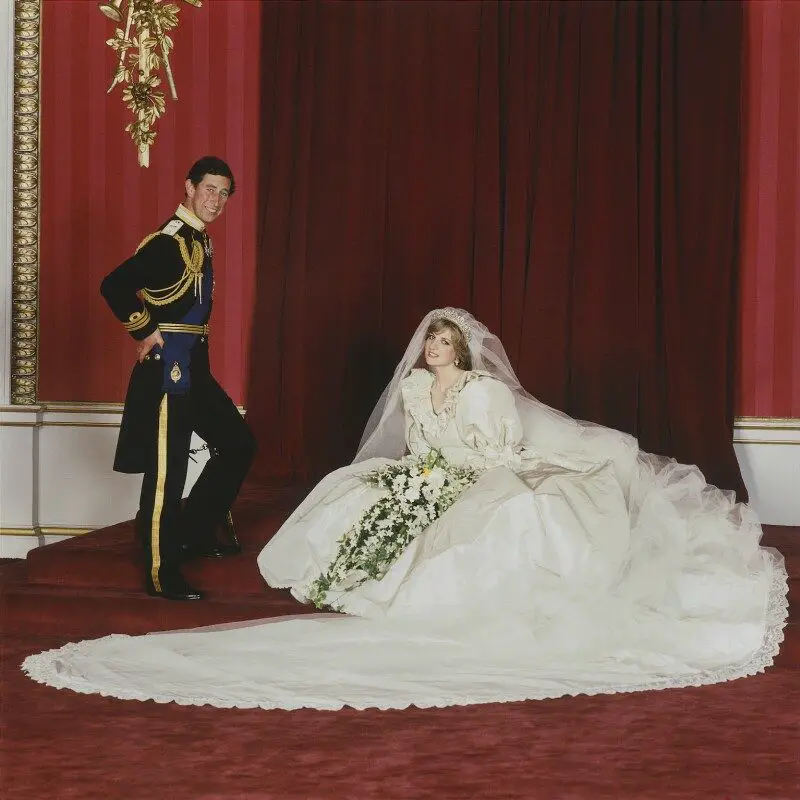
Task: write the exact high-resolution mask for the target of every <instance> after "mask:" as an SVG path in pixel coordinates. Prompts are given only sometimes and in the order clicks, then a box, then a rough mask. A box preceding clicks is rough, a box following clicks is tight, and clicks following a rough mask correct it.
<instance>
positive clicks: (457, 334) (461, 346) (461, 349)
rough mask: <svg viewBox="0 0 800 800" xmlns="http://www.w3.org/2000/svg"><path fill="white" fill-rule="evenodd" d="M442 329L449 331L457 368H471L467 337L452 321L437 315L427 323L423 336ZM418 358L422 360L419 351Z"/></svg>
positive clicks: (439, 331) (426, 336)
mask: <svg viewBox="0 0 800 800" xmlns="http://www.w3.org/2000/svg"><path fill="white" fill-rule="evenodd" d="M444 330H447V331H449V332H450V337H451V338H452V340H453V350H455V351H456V359H458V364H457V366H458V367H459V369H467V370H469V369H472V356H471V355H470V352H469V345H468V344H467V337H466V336H464V332H463V331H462V330H461V328H459V327H458V325H456V324H455V323H454V322H450V320H449V319H445V318H444V317H437V318H436V319H434V320H433V321H432V322H431V324H430V325H428V330H427V332H426V333H425V338H426V339H427V338H428V336H430V335H431V334H432V333H441V332H442V331H444ZM423 347H424V345H423ZM420 359H421V360H423V359H422V354H421V353H420Z"/></svg>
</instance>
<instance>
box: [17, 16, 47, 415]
mask: <svg viewBox="0 0 800 800" xmlns="http://www.w3.org/2000/svg"><path fill="white" fill-rule="evenodd" d="M39 2H40V0H16V3H15V7H14V134H13V145H12V148H13V156H12V159H13V171H14V175H13V187H12V194H13V200H12V220H13V221H12V228H13V244H12V266H11V398H10V399H11V403H12V405H34V404H35V403H36V383H37V376H38V352H39V43H40V6H39Z"/></svg>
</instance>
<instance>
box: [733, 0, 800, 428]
mask: <svg viewBox="0 0 800 800" xmlns="http://www.w3.org/2000/svg"><path fill="white" fill-rule="evenodd" d="M745 14H746V25H745V35H746V45H745V76H746V78H745V79H746V82H747V83H746V86H745V103H744V111H745V130H744V137H743V148H744V164H743V188H744V192H743V204H742V214H743V219H742V223H743V239H742V262H743V264H742V268H743V272H742V285H741V336H740V341H739V365H740V371H739V385H738V402H737V413H738V414H739V415H741V416H764V417H800V229H799V228H798V226H800V3H798V2H779V1H778V0H760V1H759V2H748V3H746V5H745Z"/></svg>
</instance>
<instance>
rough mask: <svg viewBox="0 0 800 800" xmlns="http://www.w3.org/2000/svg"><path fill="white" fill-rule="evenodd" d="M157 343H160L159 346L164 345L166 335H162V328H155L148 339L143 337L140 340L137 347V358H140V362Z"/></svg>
mask: <svg viewBox="0 0 800 800" xmlns="http://www.w3.org/2000/svg"><path fill="white" fill-rule="evenodd" d="M156 345H159V347H163V346H164V337H163V336H162V335H161V331H160V330H154V331H153V332H152V333H151V334H150V335H149V336H148V337H147V338H146V339H142V341H141V342H139V346H138V347H137V348H136V358H138V359H139V363H140V364H141V363H142V361H144V357H145V356H146V355H147V354H148V353H149V352H150V351H151V350H152V349H153V348H154V347H155V346H156Z"/></svg>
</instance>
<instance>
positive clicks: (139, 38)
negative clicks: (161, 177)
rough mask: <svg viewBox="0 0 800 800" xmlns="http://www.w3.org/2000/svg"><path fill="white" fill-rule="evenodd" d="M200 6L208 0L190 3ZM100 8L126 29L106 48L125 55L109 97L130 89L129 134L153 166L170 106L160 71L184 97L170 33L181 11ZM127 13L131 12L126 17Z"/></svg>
mask: <svg viewBox="0 0 800 800" xmlns="http://www.w3.org/2000/svg"><path fill="white" fill-rule="evenodd" d="M184 2H186V3H188V4H189V5H192V6H195V7H196V8H200V7H201V6H202V5H203V2H202V0H184ZM99 7H100V10H101V11H102V12H103V13H104V14H105V15H106V16H107V17H108V18H109V19H111V20H113V21H114V22H118V23H122V21H123V19H124V20H125V28H124V29H123V28H117V29H116V30H115V31H114V36H113V37H112V38H111V39H108V40H106V44H107V45H108V46H109V47H110V48H112V49H113V50H115V51H116V52H117V54H118V56H119V58H118V60H117V67H116V69H115V71H114V76H113V78H112V80H111V86H109V87H108V91H109V93H110V92H111V91H113V89H114V87H115V86H117V85H118V84H120V85H122V86H124V88H123V90H122V100H123V102H124V103H125V105H126V106H127V107H128V108H129V109H130V110H131V113H132V114H133V121H132V122H131V123H129V124H128V125H127V126H126V127H125V130H126V131H128V133H130V135H131V139H132V140H133V143H134V144H135V145H136V149H137V150H138V154H139V165H140V166H142V167H148V166H150V147H151V145H152V144H153V143H154V142H155V139H156V131H155V130H154V127H155V124H156V122H157V121H158V118H159V117H161V116H163V114H164V112H165V111H166V108H167V104H166V98H165V97H164V93H163V92H162V91H160V89H159V88H158V87H159V86H161V78H160V77H159V73H161V72H162V70H163V73H164V75H165V77H166V80H167V85H168V86H169V93H170V96H171V97H172V99H173V100H177V99H178V91H177V89H176V88H175V78H174V76H173V74H172V67H171V65H170V63H169V54H170V51H171V50H172V47H173V43H172V39H171V38H170V36H168V32H169V31H171V30H173V29H174V28H177V26H178V12H179V10H180V9H179V7H178V6H177V5H175V4H174V3H164V2H163V1H162V0H110V2H107V3H100V4H99ZM126 10H127V13H126Z"/></svg>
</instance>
